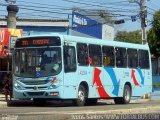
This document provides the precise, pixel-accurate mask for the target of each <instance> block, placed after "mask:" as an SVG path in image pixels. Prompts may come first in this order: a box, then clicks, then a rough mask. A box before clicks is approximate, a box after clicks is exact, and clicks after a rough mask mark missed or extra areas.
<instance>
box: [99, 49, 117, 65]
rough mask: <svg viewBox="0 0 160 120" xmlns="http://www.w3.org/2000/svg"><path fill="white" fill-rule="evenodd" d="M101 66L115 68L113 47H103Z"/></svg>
mask: <svg viewBox="0 0 160 120" xmlns="http://www.w3.org/2000/svg"><path fill="white" fill-rule="evenodd" d="M102 50H103V65H104V66H111V67H114V66H115V54H114V53H115V52H114V47H109V46H103V48H102Z"/></svg>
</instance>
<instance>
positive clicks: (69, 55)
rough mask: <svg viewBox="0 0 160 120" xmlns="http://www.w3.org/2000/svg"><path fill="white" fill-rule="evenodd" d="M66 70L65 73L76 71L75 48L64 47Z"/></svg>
mask: <svg viewBox="0 0 160 120" xmlns="http://www.w3.org/2000/svg"><path fill="white" fill-rule="evenodd" d="M64 70H65V72H74V71H76V54H75V48H74V47H73V46H64Z"/></svg>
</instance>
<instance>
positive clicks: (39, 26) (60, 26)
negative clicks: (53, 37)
mask: <svg viewBox="0 0 160 120" xmlns="http://www.w3.org/2000/svg"><path fill="white" fill-rule="evenodd" d="M16 25H17V29H23V36H26V35H32V34H40V33H53V32H58V33H62V34H68V31H69V29H68V26H69V20H68V19H24V18H23V19H17V23H16ZM6 26H7V22H6V19H5V18H0V28H5V27H6Z"/></svg>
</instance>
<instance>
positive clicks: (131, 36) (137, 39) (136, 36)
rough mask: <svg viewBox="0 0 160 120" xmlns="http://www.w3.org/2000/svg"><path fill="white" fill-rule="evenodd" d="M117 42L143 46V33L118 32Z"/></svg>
mask: <svg viewBox="0 0 160 120" xmlns="http://www.w3.org/2000/svg"><path fill="white" fill-rule="evenodd" d="M115 40H116V41H121V42H129V43H139V44H141V43H142V40H141V32H140V31H133V32H127V31H118V32H117V34H116V37H115Z"/></svg>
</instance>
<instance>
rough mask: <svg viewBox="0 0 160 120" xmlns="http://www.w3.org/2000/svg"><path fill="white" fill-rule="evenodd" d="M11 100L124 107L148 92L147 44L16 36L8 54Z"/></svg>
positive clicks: (148, 52)
mask: <svg viewBox="0 0 160 120" xmlns="http://www.w3.org/2000/svg"><path fill="white" fill-rule="evenodd" d="M12 68H13V70H12V73H13V97H14V98H16V99H25V98H26V99H31V100H33V102H34V103H35V104H36V105H44V104H45V103H46V101H47V100H51V99H53V100H72V101H73V103H74V105H77V106H84V105H94V104H96V103H97V100H98V99H113V100H114V102H115V104H128V103H129V102H130V100H131V97H139V96H143V95H145V94H147V93H150V92H151V91H152V71H151V55H150V51H149V47H148V45H147V44H145V45H141V44H132V43H125V42H117V41H110V40H101V39H95V38H85V37H77V36H71V35H61V34H48V35H37V36H28V37H21V38H18V39H17V41H16V43H15V47H14V51H13V66H12Z"/></svg>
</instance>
